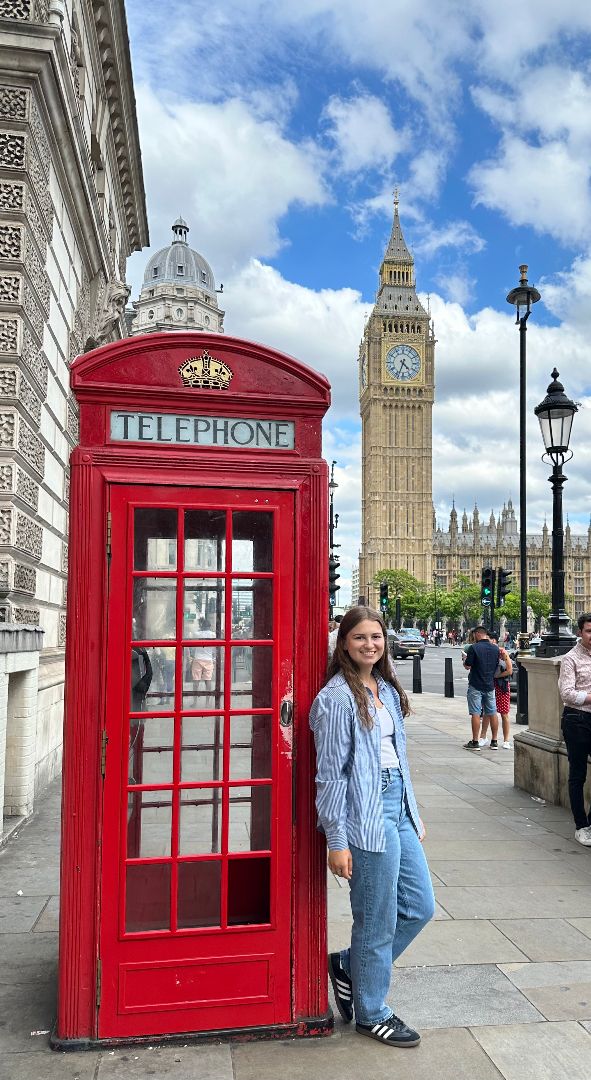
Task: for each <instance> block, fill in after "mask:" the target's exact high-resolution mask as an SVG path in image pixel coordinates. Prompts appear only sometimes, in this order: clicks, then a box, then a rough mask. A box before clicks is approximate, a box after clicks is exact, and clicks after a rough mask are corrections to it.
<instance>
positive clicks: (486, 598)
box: [480, 566, 495, 607]
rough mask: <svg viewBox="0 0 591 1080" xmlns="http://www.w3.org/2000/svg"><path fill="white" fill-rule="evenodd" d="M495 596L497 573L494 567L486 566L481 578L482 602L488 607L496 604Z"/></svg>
mask: <svg viewBox="0 0 591 1080" xmlns="http://www.w3.org/2000/svg"><path fill="white" fill-rule="evenodd" d="M494 596H495V572H494V570H493V568H492V566H485V567H484V568H483V570H482V575H481V578H480V600H481V603H482V604H484V605H485V606H486V607H488V606H489V605H490V604H492V603H494Z"/></svg>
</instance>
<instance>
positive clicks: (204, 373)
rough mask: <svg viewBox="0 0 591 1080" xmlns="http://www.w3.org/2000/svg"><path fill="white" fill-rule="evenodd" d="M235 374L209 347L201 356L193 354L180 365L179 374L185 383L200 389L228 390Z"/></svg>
mask: <svg viewBox="0 0 591 1080" xmlns="http://www.w3.org/2000/svg"><path fill="white" fill-rule="evenodd" d="M233 374H234V373H233V371H232V369H231V368H229V367H228V365H227V364H226V363H224V361H223V360H217V359H216V358H215V356H210V354H209V353H208V351H207V349H205V350H204V352H202V353H201V356H192V357H190V359H189V360H185V362H184V363H183V364H181V366H180V367H179V375H180V376H181V379H182V380H183V383H184V385H185V386H196V387H199V388H200V389H204V388H205V389H208V390H227V389H228V387H229V385H230V380H231V379H232V378H233Z"/></svg>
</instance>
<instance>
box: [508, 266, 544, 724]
mask: <svg viewBox="0 0 591 1080" xmlns="http://www.w3.org/2000/svg"><path fill="white" fill-rule="evenodd" d="M519 273H520V280H519V285H517V287H516V288H515V289H511V292H510V293H509V294H508V296H507V303H508V304H512V305H513V307H515V309H516V312H517V318H516V320H515V322H516V324H517V325H518V326H519V578H520V581H519V588H520V606H519V637H518V653H517V660H518V661H519V656H520V654H521V655H525V654H527V651H528V648H529V635H528V632H527V522H526V518H527V498H526V477H525V469H526V462H527V458H526V448H525V431H526V411H525V394H526V357H527V352H526V338H525V335H526V332H527V320H528V319H529V317H530V315H531V307H532V304H537V302H538V300H539V299H540V294H539V292H538V290H537V289H536V288H535V287H534V286H533V285H530V284H529V283H528V280H527V265H526V264H525V263H524V264H523V265H522V266H520V267H519ZM527 712H528V708H527V671H526V670H525V668H524V666H523V664H521V663H518V668H517V723H518V724H527Z"/></svg>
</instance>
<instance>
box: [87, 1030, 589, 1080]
mask: <svg viewBox="0 0 591 1080" xmlns="http://www.w3.org/2000/svg"><path fill="white" fill-rule="evenodd" d="M590 1041H591V1040H590ZM233 1060H234V1070H235V1072H234V1076H235V1080H277V1078H278V1077H284V1078H285V1080H311V1078H312V1077H317V1076H331V1077H338V1080H359V1078H360V1077H362V1076H371V1077H372V1080H408V1078H409V1077H412V1080H433V1077H434V1076H437V1080H500V1078H501V1075H502V1074H501V1073H499V1071H498V1070H497V1069H496V1067H495V1066H494V1065H493V1064H492V1062H491V1061H490V1059H489V1057H488V1054H487V1053H486V1052H485V1051H484V1050H483V1049H482V1047H481V1046H480V1045H479V1044H478V1043H477V1042H476V1040H475V1039H474V1038H473V1037H472V1036H471V1034H470V1032H468V1031H466V1030H463V1029H461V1028H460V1029H448V1030H440V1031H425V1032H424V1034H423V1036H422V1039H421V1042H420V1044H419V1045H418V1046H416V1047H412V1048H408V1049H405V1050H399V1049H396V1048H394V1047H392V1048H387V1047H384V1046H380V1045H378V1043H376V1042H374V1041H373V1040H372V1039H367V1038H365V1037H364V1036H363V1035H358V1034H357V1032H356V1031H355V1028H354V1026H351V1027H350V1028H346V1027H345V1026H344V1025H342V1024H340V1025H339V1026H338V1027H337V1029H336V1032H335V1034H334V1035H332V1036H331V1037H330V1038H326V1039H313V1040H312V1039H311V1040H309V1041H308V1042H306V1044H305V1045H303V1044H301V1045H298V1044H296V1043H285V1044H280V1043H275V1044H272V1045H271V1044H268V1043H267V1044H265V1043H258V1044H257V1043H251V1044H249V1045H248V1046H246V1045H244V1046H235V1047H234V1051H233ZM101 1080H102V1077H101Z"/></svg>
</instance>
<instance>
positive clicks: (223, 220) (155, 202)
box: [137, 85, 329, 278]
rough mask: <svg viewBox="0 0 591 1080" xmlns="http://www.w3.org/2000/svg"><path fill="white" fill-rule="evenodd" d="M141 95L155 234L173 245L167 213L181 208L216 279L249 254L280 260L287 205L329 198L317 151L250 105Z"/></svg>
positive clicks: (311, 204)
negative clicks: (170, 239) (282, 230)
mask: <svg viewBox="0 0 591 1080" xmlns="http://www.w3.org/2000/svg"><path fill="white" fill-rule="evenodd" d="M137 99H138V113H139V125H140V135H141V140H142V157H143V166H144V173H145V178H146V186H147V189H148V191H149V193H150V200H149V201H150V205H149V209H150V221H151V233H152V237H153V239H154V240H156V242H157V241H158V240H160V244H166V243H168V238H169V235H170V225H171V220H170V216H171V213H172V214H173V215H174V216H176V214H177V213H179V212H182V214H183V216H184V217H185V218H186V219H187V220H188V222H189V225H190V226H191V233H190V242H192V244H193V245H194V246H195V247H197V249H198V250H199V251H202V252H203V254H204V255H205V256H206V258H207V259H208V261H210V262H211V263H212V265H213V267H214V269H215V272H216V276H217V277H218V278H219V276H220V274H222V273H223V275H224V276H225V275H227V274H228V272H229V271H230V270H231V268H232V267H233V266H240V265H242V264H243V263H245V262H246V261H247V260H248V258H250V257H251V256H252V255H258V256H266V257H268V256H271V255H274V254H275V253H276V252H277V251H278V250H279V248H280V247H281V245H282V244H283V243H284V242H285V241H284V238H282V236H281V232H280V221H281V218H282V216H283V215H284V214H285V213H286V212H287V211H288V209H289V208H290V207H291V206H293V205H297V204H299V205H301V206H308V207H314V206H322V205H324V204H325V203H326V202H327V201H328V199H329V195H328V192H327V189H326V186H325V184H324V181H323V169H324V165H325V161H324V157H323V155H322V153H321V152H320V150H319V149H318V148H317V147H316V146H315V145H314V144H313V143H311V142H310V141H302V142H300V143H295V142H293V141H291V140H290V139H289V138H287V137H286V135H285V134H284V132H283V130H282V128H281V127H280V125H279V124H278V123H277V121H275V120H271V119H268V118H261V117H260V115H259V113H257V111H255V109H254V108H252V107H250V106H249V105H248V104H246V103H245V102H243V101H239V100H236V99H231V100H228V101H224V102H221V103H219V104H213V103H210V102H201V103H198V102H191V101H188V100H184V101H169V102H165V101H164V99H162V98H161V99H158V98H157V97H156V95H155V94H154V93H153V92H152V90H151V89H149V88H148V87H146V86H145V85H144V86H141V87H139V88H138V91H137ZM142 259H143V261H144V263H145V259H146V253H145V252H144V253H143V256H142Z"/></svg>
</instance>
